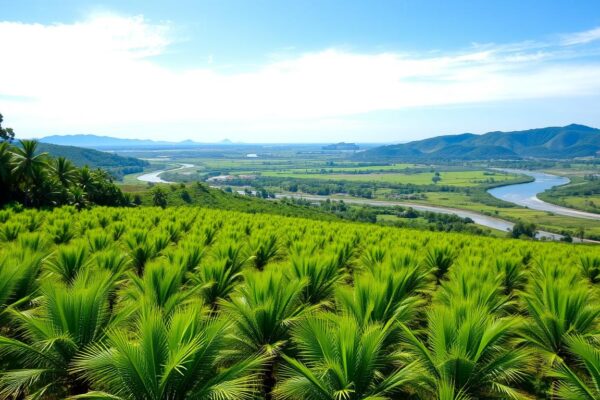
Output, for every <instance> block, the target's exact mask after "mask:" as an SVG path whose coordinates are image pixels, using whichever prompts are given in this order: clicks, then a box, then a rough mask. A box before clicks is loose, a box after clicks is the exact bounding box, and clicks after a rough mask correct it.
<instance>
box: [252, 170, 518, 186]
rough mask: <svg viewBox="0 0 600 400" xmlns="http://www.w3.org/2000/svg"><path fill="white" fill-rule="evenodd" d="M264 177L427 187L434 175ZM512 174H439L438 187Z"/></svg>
mask: <svg viewBox="0 0 600 400" xmlns="http://www.w3.org/2000/svg"><path fill="white" fill-rule="evenodd" d="M263 175H264V176H275V177H285V178H301V179H333V180H348V181H357V182H387V183H396V184H406V185H429V184H431V183H432V178H433V176H434V173H432V172H420V173H369V174H338V173H324V174H311V173H302V172H265V173H263ZM514 178H515V175H513V174H502V173H493V172H485V171H447V172H442V173H440V179H441V180H440V181H439V184H440V185H442V184H443V185H448V186H477V185H480V184H482V183H489V182H490V180H492V179H493V181H494V182H498V183H499V182H504V181H510V180H514Z"/></svg>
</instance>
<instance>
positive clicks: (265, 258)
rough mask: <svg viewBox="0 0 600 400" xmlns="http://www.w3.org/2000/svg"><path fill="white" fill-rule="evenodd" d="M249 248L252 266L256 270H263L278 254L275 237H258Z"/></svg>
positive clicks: (273, 235)
mask: <svg viewBox="0 0 600 400" xmlns="http://www.w3.org/2000/svg"><path fill="white" fill-rule="evenodd" d="M251 248H252V257H253V261H254V266H255V267H256V268H257V269H258V270H263V269H264V267H265V265H267V263H268V262H269V261H270V260H272V259H273V258H275V257H276V256H277V255H278V253H279V246H278V244H277V236H275V234H270V235H268V236H266V237H259V238H258V239H257V240H255V241H254V243H253V244H252V245H251Z"/></svg>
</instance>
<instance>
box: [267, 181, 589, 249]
mask: <svg viewBox="0 0 600 400" xmlns="http://www.w3.org/2000/svg"><path fill="white" fill-rule="evenodd" d="M275 197H276V198H278V199H280V198H284V197H293V198H302V199H305V200H310V201H325V200H327V199H329V200H332V201H340V200H343V201H344V202H345V203H348V204H364V205H369V206H375V207H392V206H401V207H411V208H413V209H415V210H417V211H431V212H434V213H439V214H454V215H457V216H459V217H461V218H470V219H471V220H473V222H474V223H476V224H477V225H481V226H485V227H488V228H492V229H497V230H500V231H504V232H507V231H510V230H512V228H513V226H514V225H515V224H514V223H512V222H510V221H507V220H504V219H501V218H496V217H491V216H489V215H485V214H480V213H478V212H475V211H468V210H461V209H458V208H451V207H443V206H429V205H425V204H418V203H407V202H403V201H387V200H367V199H360V198H339V197H331V196H318V195H310V194H301V193H285V194H283V193H281V194H276V195H275ZM537 237H538V238H544V239H547V240H560V239H561V238H562V235H559V234H557V233H552V232H546V231H538V235H537ZM573 241H575V242H579V241H580V240H579V239H577V238H573ZM586 242H587V240H586Z"/></svg>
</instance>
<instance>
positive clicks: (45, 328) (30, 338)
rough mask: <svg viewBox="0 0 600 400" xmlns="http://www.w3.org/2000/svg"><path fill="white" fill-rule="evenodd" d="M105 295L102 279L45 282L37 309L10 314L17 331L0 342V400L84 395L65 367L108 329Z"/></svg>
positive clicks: (104, 279)
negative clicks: (1, 366)
mask: <svg viewBox="0 0 600 400" xmlns="http://www.w3.org/2000/svg"><path fill="white" fill-rule="evenodd" d="M109 292H110V284H109V279H108V277H107V275H106V274H98V275H95V276H94V277H89V276H88V277H80V278H78V279H76V280H75V281H74V282H73V284H72V285H70V286H67V285H66V284H63V283H60V282H47V283H45V284H44V285H43V287H42V296H41V300H40V302H41V304H40V306H39V307H38V308H37V309H35V310H31V311H27V312H19V311H13V318H14V320H15V321H16V323H17V324H18V327H19V330H18V331H17V333H16V334H15V335H14V336H13V337H7V336H0V358H3V359H6V360H10V366H9V368H7V370H5V371H4V372H2V373H1V374H0V397H2V398H7V397H9V398H10V396H15V397H16V398H19V396H29V398H64V397H66V396H67V395H73V394H80V393H85V392H86V391H87V385H86V384H85V383H84V382H83V381H82V380H81V379H79V375H78V374H76V373H75V374H72V373H70V372H69V364H70V362H71V361H72V360H73V358H74V357H75V356H76V355H77V354H78V353H79V352H80V351H82V350H83V349H84V348H85V347H86V346H88V345H90V344H91V343H95V342H98V341H101V340H102V339H103V337H104V334H105V332H106V329H107V328H108V327H109V326H110V323H111V322H110V321H111V317H110V313H109V312H108V296H109ZM54 396H56V397H54Z"/></svg>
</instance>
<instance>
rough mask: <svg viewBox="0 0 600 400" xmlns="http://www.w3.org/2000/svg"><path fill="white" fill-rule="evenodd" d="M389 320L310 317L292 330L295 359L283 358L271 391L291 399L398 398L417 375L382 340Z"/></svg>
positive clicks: (386, 338)
mask: <svg viewBox="0 0 600 400" xmlns="http://www.w3.org/2000/svg"><path fill="white" fill-rule="evenodd" d="M392 326H393V324H392V323H388V324H385V325H379V324H365V325H360V324H359V323H358V322H357V321H356V319H355V318H354V317H350V316H335V315H333V314H332V315H327V316H319V317H309V318H307V319H305V320H303V321H302V322H301V323H299V324H297V325H296V326H295V328H294V330H293V334H292V337H293V341H294V343H295V344H296V346H297V348H298V356H299V357H298V358H299V359H295V358H291V357H287V356H284V359H285V366H284V367H282V368H281V375H282V381H281V382H280V383H279V384H278V385H277V387H276V388H275V391H274V395H275V397H276V398H277V399H286V400H287V399H290V400H295V399H298V400H301V399H307V400H313V399H314V400H325V399H330V400H339V399H346V400H354V399H356V400H358V399H381V400H384V399H393V398H399V397H396V395H399V394H400V393H401V391H402V390H403V389H407V388H408V384H409V383H411V382H412V381H414V380H415V379H416V377H417V372H418V371H417V368H416V367H417V365H416V363H415V362H413V363H411V364H408V365H405V364H403V363H402V359H401V356H400V355H399V353H398V352H395V351H393V349H390V348H389V347H388V346H386V343H387V342H388V341H389V336H390V334H391V332H392Z"/></svg>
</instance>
